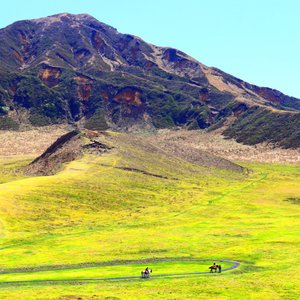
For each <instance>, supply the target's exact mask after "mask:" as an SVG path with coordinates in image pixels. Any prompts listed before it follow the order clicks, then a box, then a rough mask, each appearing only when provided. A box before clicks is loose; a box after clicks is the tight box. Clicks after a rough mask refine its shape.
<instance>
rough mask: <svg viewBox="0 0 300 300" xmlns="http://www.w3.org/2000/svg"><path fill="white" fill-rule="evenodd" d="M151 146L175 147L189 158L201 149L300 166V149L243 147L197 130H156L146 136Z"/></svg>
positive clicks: (230, 157)
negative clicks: (191, 153) (156, 131)
mask: <svg viewBox="0 0 300 300" xmlns="http://www.w3.org/2000/svg"><path fill="white" fill-rule="evenodd" d="M147 140H149V141H150V142H151V143H153V144H155V145H157V146H159V147H161V148H163V149H169V150H168V151H170V149H173V150H172V151H175V152H176V151H179V150H176V148H177V147H178V148H179V149H181V150H180V151H183V152H184V153H185V155H186V156H187V157H188V156H189V155H190V154H189V153H190V152H194V151H195V150H202V151H205V152H208V153H211V154H214V155H216V156H219V157H223V158H225V159H228V160H230V161H247V162H261V163H263V162H267V163H279V164H300V149H282V148H276V147H274V146H273V145H269V144H265V143H264V144H258V145H255V146H250V145H243V144H239V143H237V142H236V141H235V140H231V139H230V140H228V139H225V138H224V137H223V136H222V135H221V134H220V133H216V132H209V133H208V132H206V131H200V130H192V131H188V130H173V131H172V130H159V131H158V133H157V134H155V135H152V136H149V137H147Z"/></svg>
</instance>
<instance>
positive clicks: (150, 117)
mask: <svg viewBox="0 0 300 300" xmlns="http://www.w3.org/2000/svg"><path fill="white" fill-rule="evenodd" d="M0 38H1V45H0V75H1V76H0V128H15V127H18V126H23V124H25V125H26V126H27V125H28V124H31V125H38V126H40V125H46V124H53V123H62V122H72V123H78V124H83V125H84V126H85V127H86V128H90V129H105V128H114V129H117V130H131V129H132V128H135V129H151V128H154V127H156V128H165V127H173V126H182V127H187V128H190V129H199V128H201V129H204V128H219V127H221V128H223V130H225V129H226V128H229V130H227V131H226V132H227V135H228V136H230V137H235V138H237V139H239V140H240V141H243V142H247V143H256V142H262V141H269V140H271V141H273V142H278V143H280V144H281V145H285V146H290V147H292V146H300V137H299V134H300V128H299V125H298V124H299V123H298V120H299V110H300V100H299V99H296V98H292V97H288V96H286V95H284V94H282V93H279V92H277V91H274V90H272V89H269V88H261V87H258V86H255V85H252V84H249V83H247V82H244V81H243V80H240V79H238V78H235V77H233V76H231V75H229V74H226V73H225V72H222V71H221V70H218V69H215V68H209V67H206V66H204V65H203V64H201V63H200V62H198V61H197V60H196V59H193V58H192V57H190V56H188V55H187V54H185V53H183V52H182V51H180V50H177V49H174V48H171V47H168V48H163V47H158V46H154V45H151V44H149V43H147V42H145V41H144V40H142V39H141V38H139V37H136V36H134V35H131V34H122V33H119V32H118V31H117V30H116V29H114V28H113V27H111V26H109V25H106V24H104V23H101V22H99V21H98V20H96V19H95V18H94V17H92V16H90V15H88V14H69V13H60V14H55V15H52V16H49V17H46V18H40V19H35V20H30V21H20V22H16V23H14V24H12V25H10V26H8V27H6V28H4V29H1V30H0ZM261 116H263V118H262V117H261ZM244 119H246V120H247V124H246V125H247V126H244V125H245V124H244V123H243V120H244ZM262 119H263V122H264V124H263V125H262V123H261V122H260V121H261V120H262ZM285 121H288V122H289V123H290V124H292V125H291V126H290V125H289V127H284V125H283V124H284V122H285ZM278 128H281V129H282V130H281V131H280V130H278ZM256 129H257V131H256V132H255V130H256ZM224 132H225V131H224ZM282 132H284V134H283V133H282ZM249 136H250V138H249Z"/></svg>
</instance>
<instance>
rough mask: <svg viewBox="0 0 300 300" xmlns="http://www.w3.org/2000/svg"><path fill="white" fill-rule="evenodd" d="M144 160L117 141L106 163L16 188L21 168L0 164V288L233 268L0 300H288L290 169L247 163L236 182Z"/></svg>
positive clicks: (16, 291)
mask: <svg viewBox="0 0 300 300" xmlns="http://www.w3.org/2000/svg"><path fill="white" fill-rule="evenodd" d="M116 136H117V135H116ZM117 140H118V139H117V137H116V141H117ZM150 150H151V149H150ZM150 150H149V149H147V148H146V147H137V146H136V144H134V143H130V142H128V141H126V139H123V140H119V141H118V142H117V145H116V147H115V148H114V150H113V151H111V152H109V153H106V154H104V155H102V156H95V155H85V156H84V157H83V158H82V159H80V160H77V161H73V162H71V163H69V164H67V165H66V166H65V168H64V170H62V171H61V172H59V173H58V174H57V175H55V176H49V177H24V176H22V175H21V174H20V173H16V172H15V171H14V170H15V168H17V167H19V166H22V165H24V164H25V163H26V162H28V160H26V159H24V158H21V157H19V158H15V159H14V160H13V159H12V158H11V159H10V160H9V161H7V159H6V160H4V159H2V161H0V168H1V170H0V182H2V184H1V185H0V234H1V244H0V249H1V259H0V282H5V281H19V280H38V279H53V280H55V279H65V278H68V279H76V278H97V277H110V276H116V277H119V276H138V275H139V274H140V271H141V269H142V268H143V266H144V265H146V264H145V260H147V266H149V267H150V268H151V267H152V268H153V269H154V273H153V274H155V272H157V273H156V274H165V273H178V272H180V273H182V272H194V271H195V270H196V271H202V270H204V271H207V270H208V269H207V268H208V266H209V265H210V264H211V263H212V262H214V261H218V260H221V259H228V260H233V261H239V262H240V263H241V265H240V267H239V268H237V269H235V270H232V271H229V272H224V273H221V274H216V275H214V276H197V275H191V276H184V277H170V278H167V277H161V278H154V277H153V278H152V279H150V280H122V281H99V282H95V281H93V282H85V283H80V284H78V283H72V282H70V283H56V284H50V283H46V284H43V283H36V282H35V283H34V282H33V283H14V284H3V283H2V284H0V298H1V299H149V298H150V299H299V293H300V289H299V286H300V278H299V275H298V273H297V272H298V270H297V267H298V265H297V264H298V262H299V246H300V234H299V228H300V226H299V225H300V219H299V217H300V206H299V198H300V184H299V182H300V167H299V166H296V165H275V164H257V163H256V164H251V163H247V164H243V166H244V167H247V168H249V169H251V170H252V171H251V172H244V173H235V172H231V171H225V170H222V171H220V170H218V169H213V168H204V167H201V166H198V165H195V164H192V163H189V162H186V161H184V160H180V159H178V158H175V157H170V156H165V155H163V154H161V155H158V154H157V153H153V152H152V151H150ZM124 167H127V168H128V167H131V168H134V169H138V170H143V171H147V172H148V173H150V174H157V175H160V176H164V178H159V177H155V176H150V175H149V174H148V175H147V174H142V173H141V172H136V171H134V170H133V171H129V170H124V169H122V168H124ZM189 259H191V261H189ZM195 259H197V260H199V261H198V262H197V263H195V261H194V262H193V260H195ZM168 260H169V261H168ZM201 260H207V263H206V262H205V261H201ZM164 261H167V262H164ZM172 261H173V262H172ZM117 262H119V266H116V265H115V264H116V263H117ZM222 265H223V267H226V266H227V264H226V263H222Z"/></svg>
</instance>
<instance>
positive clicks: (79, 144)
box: [23, 130, 112, 175]
mask: <svg viewBox="0 0 300 300" xmlns="http://www.w3.org/2000/svg"><path fill="white" fill-rule="evenodd" d="M98 137H99V133H96V132H93V131H88V130H85V131H83V132H80V131H76V130H74V131H70V132H68V133H67V134H65V135H63V136H61V137H60V138H58V139H57V140H56V141H55V142H54V143H53V144H52V145H51V146H50V147H49V148H48V149H46V151H45V152H44V153H43V154H42V155H41V156H39V157H37V158H36V159H35V160H33V161H32V162H31V163H30V164H29V165H28V166H27V167H25V168H24V169H23V172H24V173H25V174H27V175H53V174H55V173H57V171H59V170H60V169H61V167H62V165H63V164H64V163H68V162H71V161H73V160H75V159H77V158H80V157H81V156H82V154H83V153H84V152H88V153H91V154H96V155H101V154H103V153H105V152H107V151H109V150H111V149H112V147H111V146H108V145H105V144H104V143H101V142H100V141H97V140H95V139H97V138H98Z"/></svg>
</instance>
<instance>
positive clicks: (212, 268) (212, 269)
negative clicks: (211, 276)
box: [209, 264, 219, 273]
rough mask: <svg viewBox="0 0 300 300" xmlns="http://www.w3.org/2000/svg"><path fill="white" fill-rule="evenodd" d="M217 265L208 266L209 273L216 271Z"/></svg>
mask: <svg viewBox="0 0 300 300" xmlns="http://www.w3.org/2000/svg"><path fill="white" fill-rule="evenodd" d="M218 267H219V266H218V265H216V264H213V265H212V266H210V267H209V269H210V273H213V271H214V272H215V273H216V272H217V270H218Z"/></svg>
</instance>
